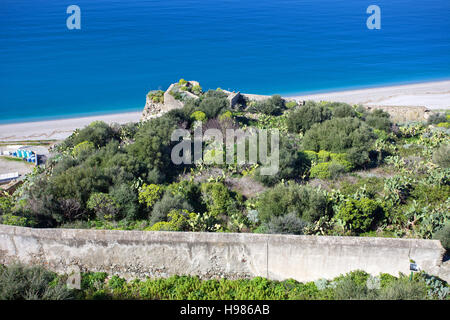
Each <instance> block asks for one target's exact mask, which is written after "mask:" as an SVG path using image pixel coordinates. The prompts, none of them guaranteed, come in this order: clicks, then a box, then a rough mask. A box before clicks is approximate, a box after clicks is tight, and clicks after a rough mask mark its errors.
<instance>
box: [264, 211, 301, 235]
mask: <svg viewBox="0 0 450 320" xmlns="http://www.w3.org/2000/svg"><path fill="white" fill-rule="evenodd" d="M306 225H307V223H306V222H304V221H303V220H302V219H301V218H299V217H298V216H297V214H296V213H294V212H291V213H288V214H286V215H284V216H273V217H272V218H271V219H270V221H269V222H268V223H267V228H266V232H267V233H275V234H303V228H304V227H306Z"/></svg>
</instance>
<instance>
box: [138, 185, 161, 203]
mask: <svg viewBox="0 0 450 320" xmlns="http://www.w3.org/2000/svg"><path fill="white" fill-rule="evenodd" d="M162 194H163V187H162V186H160V185H157V184H146V183H144V184H143V185H142V187H141V188H140V189H139V202H140V203H144V204H145V205H146V206H147V208H152V207H153V206H154V204H155V203H156V201H158V200H159V199H160V198H161V196H162Z"/></svg>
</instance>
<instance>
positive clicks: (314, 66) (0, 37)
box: [0, 0, 450, 123]
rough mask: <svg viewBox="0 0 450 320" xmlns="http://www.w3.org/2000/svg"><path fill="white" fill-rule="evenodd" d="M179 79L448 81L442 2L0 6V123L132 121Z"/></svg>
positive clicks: (254, 86) (290, 88)
mask: <svg viewBox="0 0 450 320" xmlns="http://www.w3.org/2000/svg"><path fill="white" fill-rule="evenodd" d="M71 4H76V5H78V6H79V7H80V8H81V30H68V29H67V27H66V18H67V17H68V14H66V8H67V7H68V6H69V5H71ZM370 4H377V5H378V6H380V8H381V30H368V29H367V27H366V19H367V17H368V16H369V15H368V14H366V8H367V7H368V6H369V5H370ZM179 78H185V79H192V80H194V79H195V80H198V81H200V82H201V84H202V86H203V88H204V89H207V88H213V89H215V88H217V87H221V88H224V89H232V90H240V91H241V92H251V93H260V94H274V93H280V94H293V93H306V92H315V91H326V90H335V89H347V88H357V87H369V86H380V85H388V84H397V83H408V82H419V81H431V80H437V79H448V78H450V1H448V0H427V1H405V0H389V1H388V0H377V1H373V2H372V1H370V2H368V1H361V0H345V1H336V0H257V1H256V0H220V1H219V0H185V1H179V0H163V1H162V0H150V1H135V0H128V1H125V0H123V1H117V0H116V1H105V0H95V1H94V0H75V1H73V0H71V1H64V0H58V1H56V0H52V1H51V0H1V2H0V122H3V123H4V122H15V121H27V120H37V119H50V118H61V117H70V116H78V115H90V114H99V113H111V112H120V111H131V110H141V109H142V108H143V106H144V103H145V95H146V93H147V92H148V91H149V90H150V89H158V88H160V89H165V88H167V86H168V85H169V84H170V83H171V82H174V81H177V80H178V79H179Z"/></svg>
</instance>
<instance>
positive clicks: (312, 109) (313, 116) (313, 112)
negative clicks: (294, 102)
mask: <svg viewBox="0 0 450 320" xmlns="http://www.w3.org/2000/svg"><path fill="white" fill-rule="evenodd" d="M331 115H332V112H331V110H330V109H329V108H327V107H326V106H323V105H318V104H316V103H314V102H308V103H307V104H306V105H305V106H303V107H302V108H298V109H296V110H294V111H293V112H292V113H290V115H289V117H288V119H287V125H288V130H289V131H290V132H294V133H298V132H303V133H305V132H306V131H308V130H309V129H310V128H311V127H312V126H313V125H314V124H316V123H322V122H324V121H325V120H329V119H331Z"/></svg>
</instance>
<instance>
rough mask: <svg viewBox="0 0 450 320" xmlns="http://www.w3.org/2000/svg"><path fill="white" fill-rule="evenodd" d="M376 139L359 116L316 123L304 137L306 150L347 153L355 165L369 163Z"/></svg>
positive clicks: (349, 159)
mask: <svg viewBox="0 0 450 320" xmlns="http://www.w3.org/2000/svg"><path fill="white" fill-rule="evenodd" d="M374 141H375V135H374V133H373V131H372V130H371V129H370V128H369V127H368V126H367V125H366V124H365V123H364V122H362V121H361V120H359V119H357V118H335V119H331V120H327V121H325V122H323V123H318V124H315V125H313V126H312V127H311V129H310V130H308V131H307V132H306V134H305V136H304V138H303V147H304V149H306V150H313V151H316V152H318V151H319V150H327V151H330V152H333V153H347V157H348V161H349V162H351V163H352V164H353V165H355V166H362V165H364V164H367V163H369V161H370V158H369V151H370V150H371V148H372V144H373V143H374Z"/></svg>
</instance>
